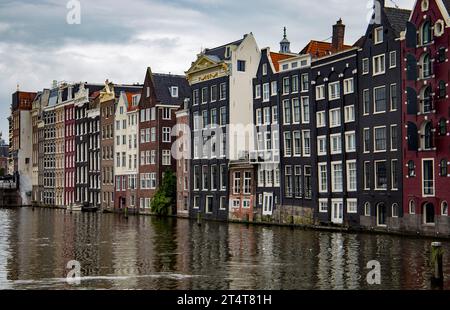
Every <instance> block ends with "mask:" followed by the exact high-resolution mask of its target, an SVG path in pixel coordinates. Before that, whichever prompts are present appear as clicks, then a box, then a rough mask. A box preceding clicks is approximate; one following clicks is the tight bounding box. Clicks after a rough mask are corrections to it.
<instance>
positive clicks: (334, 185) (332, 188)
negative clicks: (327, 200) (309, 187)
mask: <svg viewBox="0 0 450 310" xmlns="http://www.w3.org/2000/svg"><path fill="white" fill-rule="evenodd" d="M335 165H341V186H342V188H341V189H336V184H335V180H334V173H335V168H334V167H335ZM331 190H332V191H333V192H334V193H342V192H343V191H344V165H343V164H342V161H334V162H332V163H331Z"/></svg>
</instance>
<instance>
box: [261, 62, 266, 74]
mask: <svg viewBox="0 0 450 310" xmlns="http://www.w3.org/2000/svg"><path fill="white" fill-rule="evenodd" d="M262 75H267V63H265V64H263V65H262Z"/></svg>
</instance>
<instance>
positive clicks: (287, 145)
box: [284, 131, 292, 156]
mask: <svg viewBox="0 0 450 310" xmlns="http://www.w3.org/2000/svg"><path fill="white" fill-rule="evenodd" d="M284 155H285V156H291V155H292V138H291V132H290V131H286V132H284Z"/></svg>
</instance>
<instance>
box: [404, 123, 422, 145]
mask: <svg viewBox="0 0 450 310" xmlns="http://www.w3.org/2000/svg"><path fill="white" fill-rule="evenodd" d="M407 134H408V150H409V151H417V150H418V149H419V137H418V135H419V134H418V133H417V126H416V124H414V123H412V122H408V133H407Z"/></svg>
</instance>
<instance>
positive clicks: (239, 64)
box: [237, 60, 245, 72]
mask: <svg viewBox="0 0 450 310" xmlns="http://www.w3.org/2000/svg"><path fill="white" fill-rule="evenodd" d="M237 71H239V72H245V60H238V61H237Z"/></svg>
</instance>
